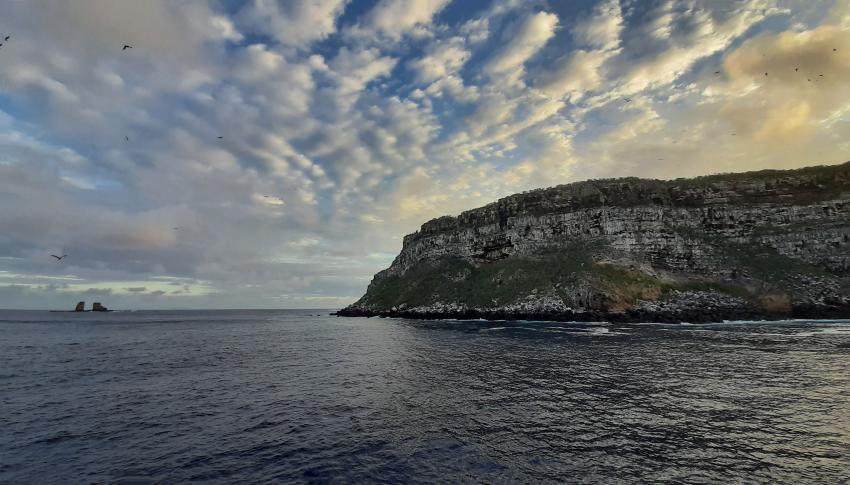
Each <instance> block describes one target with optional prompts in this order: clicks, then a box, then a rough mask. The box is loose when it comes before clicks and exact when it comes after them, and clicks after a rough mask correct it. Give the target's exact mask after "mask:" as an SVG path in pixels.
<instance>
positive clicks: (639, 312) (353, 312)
mask: <svg viewBox="0 0 850 485" xmlns="http://www.w3.org/2000/svg"><path fill="white" fill-rule="evenodd" d="M331 315H336V316H340V317H368V318H371V317H380V318H409V319H415V320H479V319H480V320H493V321H520V320H525V321H541V322H610V323H670V324H674V323H722V322H731V321H777V320H796V319H806V320H845V319H848V320H850V304H848V303H845V304H841V305H833V306H813V305H799V306H796V307H794V308H792V310H791V312H789V313H782V314H778V313H767V312H763V311H758V310H757V309H750V310H746V311H740V310H734V309H716V308H715V309H700V308H687V309H682V310H681V311H677V312H670V311H649V310H643V309H631V310H627V311H625V312H621V313H613V312H605V311H594V310H591V311H566V312H516V311H505V310H500V309H480V308H472V309H456V310H446V309H441V308H414V309H409V310H398V309H395V310H392V309H391V310H387V311H380V310H364V309H359V308H352V307H349V308H343V309H341V310H339V311H337V312H334V313H331Z"/></svg>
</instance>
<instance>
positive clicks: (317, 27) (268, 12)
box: [237, 0, 348, 48]
mask: <svg viewBox="0 0 850 485" xmlns="http://www.w3.org/2000/svg"><path fill="white" fill-rule="evenodd" d="M347 4H348V0H254V1H253V2H252V3H250V4H248V5H246V6H245V7H243V8H242V10H241V11H240V12H239V14H238V15H237V17H238V19H239V22H240V23H241V24H242V25H243V26H245V27H246V28H248V29H251V30H253V31H256V32H260V33H263V34H265V35H268V36H271V37H273V38H274V39H275V40H276V41H277V42H280V43H281V44H285V45H290V46H296V47H302V48H306V47H307V46H309V45H310V44H311V43H313V42H316V41H319V40H322V39H325V38H327V37H328V36H330V35H331V34H333V33H334V32H336V23H337V19H338V18H339V16H340V15H342V13H343V11H344V10H345V7H346V5H347Z"/></svg>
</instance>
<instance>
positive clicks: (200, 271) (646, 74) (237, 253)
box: [0, 0, 850, 308]
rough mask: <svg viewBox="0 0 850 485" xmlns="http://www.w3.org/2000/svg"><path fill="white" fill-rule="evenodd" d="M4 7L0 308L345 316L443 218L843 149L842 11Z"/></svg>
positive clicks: (721, 5)
mask: <svg viewBox="0 0 850 485" xmlns="http://www.w3.org/2000/svg"><path fill="white" fill-rule="evenodd" d="M0 19H2V20H3V25H2V26H0V29H3V33H4V35H5V34H11V35H12V38H11V39H10V41H9V42H6V43H4V45H3V46H2V47H0V65H2V68H0V69H1V70H0V227H2V229H3V230H2V232H0V307H32V308H44V307H48V306H49V307H57V308H59V307H68V306H69V305H71V304H73V303H74V302H76V301H77V300H78V299H83V298H85V297H87V296H88V297H98V298H100V299H107V298H108V300H109V301H108V302H105V303H107V304H108V305H109V306H110V307H160V308H162V307H182V308H192V307H316V306H319V307H337V306H341V305H344V304H347V303H349V302H351V301H352V300H354V299H355V298H356V297H358V296H359V295H360V294H361V293H362V292H363V290H364V289H365V286H366V285H367V284H368V281H369V279H370V278H371V275H372V274H373V273H374V272H376V271H377V270H380V269H382V268H383V267H385V266H387V265H388V264H389V263H390V261H391V259H392V257H393V255H394V254H395V253H396V252H397V251H398V249H399V248H400V245H401V237H402V236H403V235H404V234H406V233H408V232H411V231H413V230H415V229H416V228H417V227H418V225H420V224H421V223H422V222H424V221H425V220H427V219H429V218H431V217H435V216H439V215H443V214H452V213H457V212H459V211H462V210H465V209H469V208H472V207H475V206H478V205H481V204H483V203H486V202H489V201H492V200H494V199H496V198H498V197H502V196H505V195H508V194H510V193H514V192H518V191H522V190H527V189H531V188H535V187H540V186H546V185H553V184H557V183H566V182H570V181H574V180H577V179H584V178H588V177H611V176H629V175H640V176H656V177H676V176H691V175H699V174H704V173H711V172H719V171H732V170H747V169H759V168H767V167H780V168H791V167H797V166H804V165H811V164H821V163H838V162H842V161H845V160H846V158H847V153H848V149H850V142H848V140H850V123H849V122H850V7H848V5H847V3H846V2H842V1H832V0H813V1H811V2H790V1H784V0H741V1H737V2H674V1H672V0H651V1H634V0H628V1H627V0H619V1H618V0H599V1H596V2H560V1H557V2H556V1H546V0H530V1H524V2H517V1H499V0H495V1H493V2H483V3H482V2H465V1H460V0H454V1H451V0H409V1H405V0H378V1H368V2H361V1H347V0H304V1H299V0H285V1H283V0H281V1H274V0H255V1H254V2H248V3H244V4H239V3H228V2H222V3H213V2H210V3H206V2H166V1H149V2H113V1H108V0H80V1H76V2H50V3H46V4H38V5H35V4H33V3H31V2H4V3H2V4H0ZM125 43H126V44H130V45H132V46H133V49H128V50H126V51H122V50H121V47H122V46H123V45H124V44H125ZM765 72H768V73H769V76H765V75H764V73H765ZM624 98H629V99H630V100H631V102H629V103H626V102H624ZM733 133H734V136H733V135H732V134H733ZM51 253H52V254H60V253H62V254H64V253H67V254H69V256H68V257H67V258H66V259H65V260H63V261H61V262H57V261H55V260H54V259H53V258H51V257H50V256H49V255H50V254H51Z"/></svg>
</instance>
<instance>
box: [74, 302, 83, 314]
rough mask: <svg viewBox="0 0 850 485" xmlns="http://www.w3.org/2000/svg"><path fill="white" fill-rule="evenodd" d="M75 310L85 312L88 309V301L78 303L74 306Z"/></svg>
mask: <svg viewBox="0 0 850 485" xmlns="http://www.w3.org/2000/svg"><path fill="white" fill-rule="evenodd" d="M74 311H75V312H84V311H86V302H84V301H81V302H79V303H77V306H76V307H74Z"/></svg>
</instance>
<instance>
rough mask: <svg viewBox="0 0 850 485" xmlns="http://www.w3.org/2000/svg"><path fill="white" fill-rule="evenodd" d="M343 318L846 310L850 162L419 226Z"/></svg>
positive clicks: (598, 186) (575, 187)
mask: <svg viewBox="0 0 850 485" xmlns="http://www.w3.org/2000/svg"><path fill="white" fill-rule="evenodd" d="M339 314H340V315H368V316H371V315H383V316H406V317H416V318H443V317H457V318H477V317H484V318H500V319H501V318H508V319H512V318H515V319H548V320H616V321H720V320H723V319H761V318H795V317H800V318H850V162H848V163H845V164H842V165H834V166H821V167H809V168H803V169H799V170H790V171H778V170H767V171H760V172H748V173H738V174H722V175H712V176H706V177H698V178H693V179H677V180H669V181H663V180H646V179H638V178H622V179H607V180H591V181H585V182H578V183H572V184H568V185H560V186H557V187H553V188H548V189H540V190H534V191H531V192H526V193H522V194H516V195H512V196H510V197H506V198H504V199H501V200H499V201H497V202H495V203H492V204H489V205H486V206H484V207H481V208H478V209H473V210H470V211H467V212H464V213H462V214H460V215H459V216H457V217H448V216H447V217H440V218H438V219H434V220H431V221H429V222H426V223H425V224H423V225H422V228H421V229H420V230H419V231H418V232H416V233H413V234H410V235H408V236H406V237H405V238H404V243H403V247H402V250H401V253H400V254H399V255H398V257H396V259H395V261H393V263H392V265H391V266H390V267H389V268H387V269H386V270H384V271H381V272H379V273H378V274H376V275H375V277H374V279H373V280H372V282H371V284H370V285H369V288H368V290H367V292H366V294H365V295H364V296H363V297H362V298H361V299H360V300H358V301H357V302H356V303H354V304H353V305H351V306H349V307H347V308H345V309H343V310H341V311H340V312H339Z"/></svg>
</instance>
